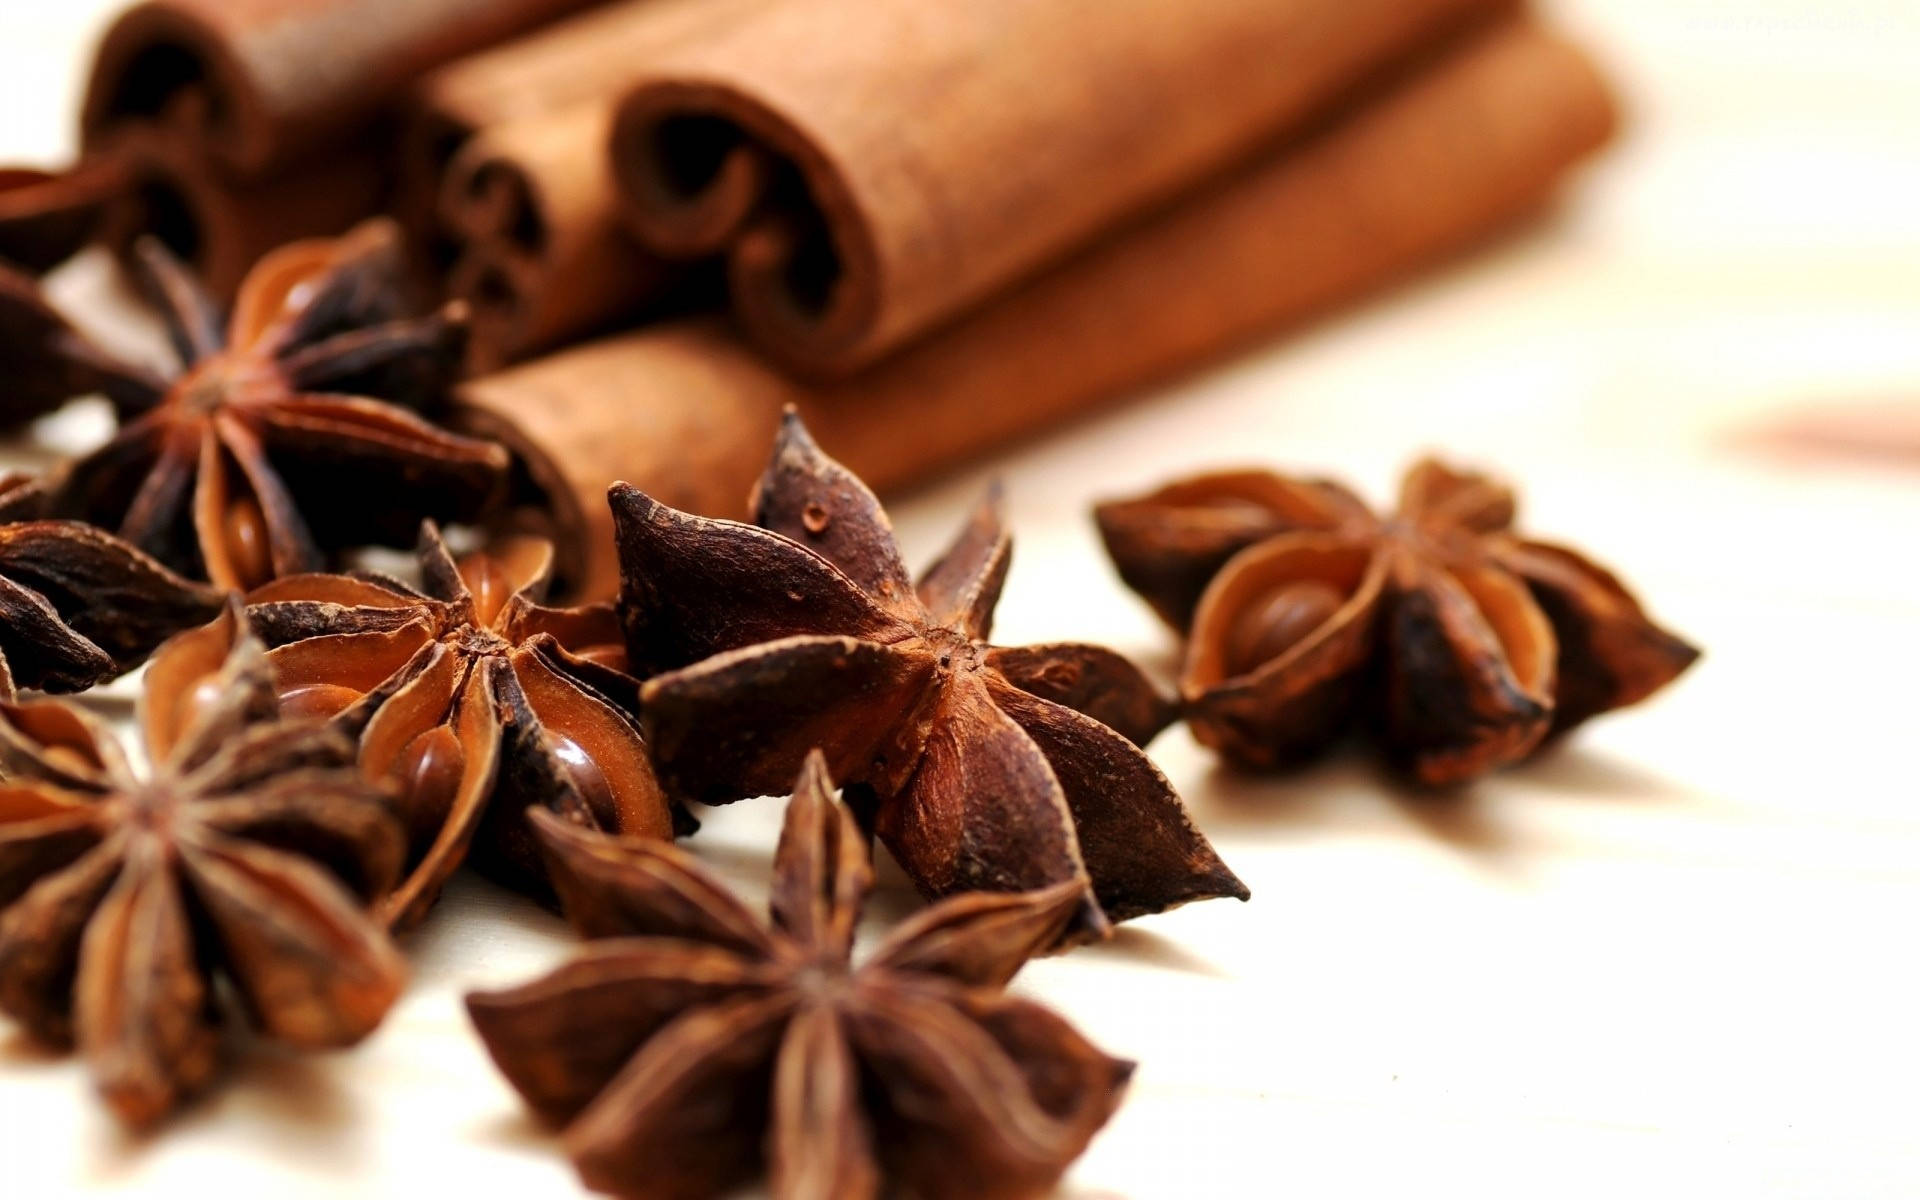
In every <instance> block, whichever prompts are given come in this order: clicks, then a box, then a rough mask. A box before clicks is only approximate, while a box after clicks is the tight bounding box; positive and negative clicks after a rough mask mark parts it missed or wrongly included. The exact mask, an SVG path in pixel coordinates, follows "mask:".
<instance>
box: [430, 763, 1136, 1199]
mask: <svg viewBox="0 0 1920 1200" xmlns="http://www.w3.org/2000/svg"><path fill="white" fill-rule="evenodd" d="M832 788H833V785H832V783H831V781H830V780H829V778H828V776H827V771H826V765H825V762H824V760H823V759H822V757H821V756H820V755H819V754H817V753H816V754H814V755H812V756H810V757H809V758H808V759H807V760H806V762H805V764H804V765H803V767H802V769H801V772H800V778H799V782H798V783H797V784H796V785H795V787H794V794H793V800H792V801H791V802H790V803H789V805H788V806H787V815H786V821H785V824H784V826H783V828H782V830H781V834H780V844H779V849H778V851H777V853H776V857H775V860H774V878H773V895H772V900H771V904H770V908H771V911H772V917H773V923H772V925H771V927H769V926H767V925H765V924H763V923H762V922H760V921H759V920H757V919H756V918H755V917H754V915H753V913H752V912H751V911H750V910H748V908H747V907H746V906H745V905H744V904H742V903H740V901H738V900H737V899H735V898H734V897H733V896H732V895H731V894H730V893H729V892H728V891H727V890H726V888H725V886H724V885H723V884H721V883H720V882H719V881H718V880H716V879H715V878H714V877H713V876H712V875H710V874H708V873H707V871H705V870H704V869H703V868H702V867H701V866H700V864H699V862H698V861H697V860H696V859H694V858H693V857H692V856H690V855H688V854H686V853H684V852H682V851H680V850H679V849H677V848H675V847H673V846H671V845H668V844H666V843H662V842H644V841H634V840H629V839H615V838H608V837H605V836H603V835H598V834H593V833H589V832H586V831H583V830H580V829H578V828H575V827H572V826H569V825H567V824H565V823H564V822H561V821H558V820H554V819H553V818H551V817H549V816H548V815H547V814H545V813H541V812H536V813H535V814H533V815H534V819H535V822H536V825H537V826H538V828H539V830H540V833H541V836H542V838H543V840H544V843H545V846H546V848H547V851H548V854H549V856H550V857H551V859H552V867H551V873H552V875H553V878H554V881H555V883H556V885H557V886H558V887H559V889H560V893H561V896H562V898H563V899H564V902H565V905H566V910H567V914H568V916H569V917H570V918H571V920H572V921H573V923H574V925H575V927H576V928H577V929H579V931H580V932H581V934H583V935H584V936H586V937H588V938H593V939H604V940H596V941H594V942H591V943H590V944H589V945H588V946H587V948H586V949H585V950H584V951H583V952H582V953H581V954H580V955H579V956H578V957H576V958H575V959H574V960H573V961H572V962H570V963H568V964H567V965H565V966H563V967H561V968H560V969H559V970H557V971H555V972H554V973H553V974H551V975H549V976H547V977H546V978H544V979H540V980H537V981H535V982H533V983H530V984H527V985H525V986H523V987H519V988H514V989H511V990H508V991H501V992H482V993H477V994H474V995H471V996H469V997H468V998H467V1009H468V1011H469V1012H470V1013H471V1014H472V1017H473V1022H474V1025H475V1026H476V1027H477V1028H478V1029H479V1031H480V1036H481V1038H482V1039H483V1040H484V1041H485V1042H486V1044H487V1048H488V1050H489V1051H491V1053H492V1054H493V1058H494V1061H495V1062H496V1063H497V1064H498V1065H499V1067H500V1069H501V1071H502V1072H503V1073H504V1074H505V1075H506V1076H507V1079H508V1081H509V1082H511V1083H512V1084H513V1086H514V1087H515V1088H517V1089H518V1090H519V1091H520V1094H521V1095H522V1096H523V1097H525V1099H526V1101H527V1103H528V1104H529V1105H530V1106H531V1107H532V1108H533V1109H534V1111H535V1112H536V1113H538V1114H539V1115H540V1116H542V1117H543V1118H545V1119H547V1120H548V1121H551V1122H553V1123H555V1124H563V1125H564V1126H565V1134H564V1138H565V1143H566V1147H567V1151H568V1153H569V1154H570V1155H571V1156H572V1158H573V1160H574V1163H575V1165H576V1166H577V1167H578V1168H579V1171H580V1174H581V1178H582V1179H583V1180H584V1181H585V1182H586V1184H587V1186H588V1187H591V1188H594V1189H596V1190H600V1191H608V1192H617V1193H620V1194H622V1195H627V1196H635V1197H658V1198H662V1200H665V1198H669V1197H670V1198H674V1200H692V1198H695V1197H704V1196H716V1195H721V1194H724V1193H726V1192H727V1191H729V1190H730V1189H731V1188H733V1187H734V1186H736V1185H738V1184H740V1183H743V1182H745V1181H747V1180H748V1179H751V1178H752V1177H754V1176H755V1175H757V1174H759V1173H760V1172H761V1171H762V1170H763V1169H767V1170H770V1174H771V1177H772V1179H771V1182H772V1193H773V1195H774V1196H775V1197H776V1200H865V1198H869V1197H873V1196H875V1195H877V1194H878V1193H879V1192H880V1191H881V1187H882V1185H883V1183H884V1184H885V1185H887V1186H888V1187H889V1188H890V1189H891V1190H893V1191H897V1192H900V1193H904V1194H909V1195H913V1196H918V1197H922V1198H924V1200H941V1198H944V1197H953V1198H955V1200H959V1198H963V1197H964V1198H966V1200H981V1198H987V1200H992V1198H1012V1197H1025V1196H1037V1195H1040V1194H1043V1193H1045V1192H1047V1191H1048V1190H1050V1189H1051V1188H1052V1186H1053V1184H1054V1183H1055V1181H1057V1180H1058V1179H1059V1177H1060V1175H1061V1174H1062V1173H1063V1172H1064V1171H1065V1170H1066V1168H1067V1166H1068V1164H1069V1163H1071V1162H1072V1161H1073V1160H1074V1159H1075V1158H1077V1157H1079V1155H1080V1153H1081V1151H1083V1150H1084V1149H1085V1148H1086V1145H1087V1143H1088V1142H1089V1141H1091V1140H1092V1138H1093V1135H1094V1134H1095V1133H1096V1132H1098V1131H1099V1129H1100V1127H1101V1126H1102V1125H1104V1124H1106V1122H1107V1119H1108V1118H1109V1117H1110V1116H1112V1115H1113V1111H1114V1109H1115V1108H1116V1107H1118V1105H1119V1102H1120V1098H1121V1094H1122V1093H1123V1091H1124V1090H1125V1087H1126V1083H1127V1079H1128V1077H1129V1076H1130V1075H1131V1073H1132V1064H1131V1063H1127V1062H1123V1061H1120V1060H1117V1059H1113V1058H1109V1057H1108V1056H1107V1055H1105V1054H1103V1053H1101V1052H1100V1051H1099V1050H1098V1049H1096V1048H1095V1047H1094V1046H1092V1045H1091V1044H1089V1043H1088V1042H1087V1041H1086V1039H1084V1038H1083V1037H1081V1036H1080V1034H1079V1033H1077V1032H1076V1031H1075V1030H1074V1029H1073V1028H1072V1027H1071V1026H1069V1025H1068V1024H1067V1023H1066V1022H1065V1021H1063V1020H1062V1019H1061V1018H1060V1017H1058V1016H1057V1015H1055V1014H1054V1013H1052V1012H1051V1011H1049V1010H1047V1009H1045V1008H1042V1007H1040V1006H1039V1005H1037V1004H1033V1003H1031V1002H1028V1001H1025V1000H1019V999H1015V998H1013V997H1011V996H1007V995H1005V994H1003V992H1002V991H1001V989H1002V988H1003V987H1004V986H1005V985H1006V983H1007V980H1009V979H1010V978H1012V976H1013V974H1014V972H1016V971H1017V970H1019V968H1020V966H1021V964H1022V963H1024V962H1025V961H1026V959H1027V958H1028V957H1030V956H1031V955H1032V954H1033V953H1034V952H1035V951H1037V950H1039V949H1041V948H1044V947H1046V946H1048V945H1049V944H1051V943H1052V942H1053V941H1054V940H1055V939H1056V938H1058V937H1059V935H1060V933H1061V931H1062V930H1063V929H1064V928H1065V927H1066V926H1067V924H1068V923H1069V922H1070V921H1072V920H1073V919H1074V918H1075V915H1076V913H1077V911H1078V910H1079V908H1080V902H1081V897H1080V889H1079V888H1078V887H1076V886H1075V885H1074V884H1073V883H1071V882H1069V883H1063V884H1056V885H1054V886H1053V887H1051V888H1048V889H1046V890H1044V891H1039V892H1031V893H1017V894H990V893H972V894H969V895H964V896H957V897H954V898H952V899H949V900H945V901H942V902H941V903H939V904H936V905H934V906H933V907H931V908H927V909H925V910H923V911H922V912H920V913H919V914H917V915H916V916H914V917H913V918H912V919H910V920H908V921H907V922H905V923H904V924H902V925H901V926H900V927H899V928H898V929H896V930H895V931H894V932H893V933H892V935H891V936H889V937H888V938H887V939H886V940H885V941H884V942H882V943H881V944H880V946H879V947H878V948H876V949H875V950H874V952H873V953H872V954H871V955H869V956H868V957H867V959H866V961H865V962H864V963H862V964H861V965H860V966H858V967H855V966H853V965H852V962H851V960H852V952H853V941H854V927H855V924H856V923H857V921H858V918H859V914H860V908H861V905H862V903H863V902H864V900H865V898H866V895H867V892H868V889H869V888H870V886H871V883H872V870H871V866H870V864H869V862H868V859H867V853H866V849H865V844H864V841H863V839H862V837H861V835H860V831H859V830H858V828H857V827H856V826H855V824H854V822H853V820H852V819H851V818H850V817H849V816H848V815H847V814H846V813H845V811H844V810H842V809H841V808H840V807H839V806H838V805H837V804H835V803H834V801H833V798H832Z"/></svg>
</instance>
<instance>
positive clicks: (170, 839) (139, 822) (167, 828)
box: [0, 605, 405, 1125]
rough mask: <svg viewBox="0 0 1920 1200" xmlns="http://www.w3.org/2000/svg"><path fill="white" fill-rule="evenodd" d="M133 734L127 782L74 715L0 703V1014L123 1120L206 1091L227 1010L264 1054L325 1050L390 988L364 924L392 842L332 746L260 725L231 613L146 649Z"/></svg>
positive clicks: (275, 723)
mask: <svg viewBox="0 0 1920 1200" xmlns="http://www.w3.org/2000/svg"><path fill="white" fill-rule="evenodd" d="M141 725H142V727H143V729H144V731H145V742H146V747H145V749H146V753H147V757H148V759H149V761H151V762H152V763H153V764H154V765H153V767H152V768H151V769H150V770H148V771H145V772H135V771H134V770H133V769H132V768H131V767H130V766H129V765H128V763H127V761H126V759H125V756H124V755H123V753H122V752H121V750H120V748H119V746H118V745H117V744H116V743H115V742H114V741H113V739H112V738H111V737H109V736H107V735H106V734H105V733H104V732H103V731H101V730H100V729H98V728H96V727H95V725H94V722H93V719H92V718H91V717H88V716H87V715H85V714H84V713H83V712H82V711H81V710H79V709H76V708H69V707H65V706H62V705H60V704H57V703H54V702H42V703H37V704H20V703H6V704H0V769H3V770H4V772H5V775H6V778H7V780H8V782H7V784H6V785H5V786H4V787H0V1009H4V1010H5V1011H6V1012H7V1013H8V1014H9V1015H10V1016H12V1017H13V1018H14V1019H15V1020H17V1021H19V1022H20V1024H21V1025H22V1026H23V1027H24V1028H25V1029H26V1031H27V1032H28V1033H29V1034H31V1035H33V1036H34V1037H37V1038H40V1039H42V1040H45V1041H48V1042H52V1043H55V1044H67V1043H72V1044H75V1045H77V1046H78V1048H79V1050H80V1052H81V1054H82V1055H83V1056H84V1057H85V1059H86V1060H87V1064H88V1067H89V1070H90V1071H91V1072H92V1074H93V1076H94V1079H95V1081H96V1083H97V1084H98V1085H99V1088H100V1090H101V1093H102V1095H103V1096H104V1097H105V1099H106V1101H107V1103H108V1104H109V1106H111V1107H112V1109H113V1110H114V1111H115V1113H116V1114H118V1115H119V1116H120V1117H121V1118H122V1119H124V1120H126V1121H128V1122H129V1123H132V1124H136V1125H145V1124H149V1123H151V1122H153V1121H155V1120H157V1119H158V1118H160V1117H162V1116H164V1115H166V1114H167V1113H168V1112H170V1111H172V1110H173V1109H174V1108H175V1107H176V1106H177V1105H178V1104H179V1103H180V1102H181V1101H182V1100H184V1099H185V1098H186V1097H187V1096H189V1095H190V1094H191V1093H193V1092H194V1091H196V1090H198V1089H200V1088H201V1087H203V1086H204V1085H205V1084H206V1083H207V1082H208V1081H209V1080H210V1079H211V1077H212V1076H213V1074H214V1072H215V1070H216V1069H217V1067H218V1064H219V1060H220V1057H221V1054H222V1052H223V1050H222V1047H223V1044H224V1043H223V1039H222V1038H221V1037H220V1034H219V1030H220V1025H221V1023H222V1022H223V1021H224V1020H225V1019H226V1018H227V1011H226V1010H227V1009H228V1008H229V1007H235V1008H237V1010H238V1012H237V1013H236V1014H234V1015H243V1016H244V1017H245V1019H246V1021H247V1022H248V1023H249V1024H251V1025H252V1026H253V1027H254V1030H255V1032H256V1033H257V1034H258V1035H259V1036H260V1037H263V1038H266V1039H268V1040H271V1041H278V1042H281V1043H284V1044H286V1045H288V1046H291V1047H294V1048H300V1049H318V1048H325V1047H333V1046H344V1045H348V1044H350V1043H352V1042H355V1041H358V1040H359V1039H360V1038H362V1037H364V1036H366V1035H367V1034H368V1033H369V1032H371V1031H372V1030H373V1028H374V1027H375V1026H377V1025H378V1024H379V1023H380V1020H381V1018H382V1017H383V1016H384V1015H385V1014H386V1011H387V1009H388V1007H389V1006H390V1005H391V1004H392V1003H393V1001H394V998H395V997H396V996H397V995H398V994H399V991H400V986H401V981H402V977H403V974H404V969H403V966H402V963H401V960H400V956H399V954H398V953H397V952H396V951H395V950H394V948H393V946H392V945H391V944H390V943H389V942H388V940H387V938H386V935H385V934H384V932H382V931H381V930H380V928H379V927H378V926H377V925H376V924H375V923H374V922H373V921H372V920H371V919H370V918H369V917H368V915H367V913H366V909H365V906H366V905H367V904H368V903H369V902H371V901H373V900H375V899H377V898H378V897H379V896H380V895H381V894H383V893H384V892H385V891H386V889H387V888H388V887H389V886H390V885H391V884H392V883H393V881H394V879H395V878H396V877H397V875H398V872H399V870H400V865H401V858H402V855H403V853H404V849H405V845H404V841H403V839H402V835H401V833H400V830H399V828H398V827H397V826H396V824H395V823H394V821H393V818H392V817H391V816H390V815H389V813H388V810H387V807H386V803H385V799H384V797H383V796H382V795H381V794H380V793H379V792H378V791H377V790H376V789H374V788H373V787H371V786H370V785H369V784H368V783H367V782H366V781H365V780H364V779H363V778H362V777H361V775H360V773H359V772H358V771H357V770H355V769H354V767H353V764H352V747H351V745H350V744H349V743H348V741H347V740H346V738H344V737H343V736H342V735H341V734H340V733H339V732H337V731H335V730H331V729H329V728H327V727H326V726H324V725H322V724H320V723H318V722H311V721H297V720H286V719H284V718H281V717H279V716H278V715H277V714H276V712H275V705H274V696H273V686H272V675H271V671H270V669H269V668H268V666H267V661H266V652H265V650H264V648H263V647H262V646H261V645H260V644H259V643H258V642H257V641H254V640H253V639H252V638H251V637H248V636H247V634H246V629H245V625H244V622H243V620H242V618H241V615H240V612H239V609H238V606H237V605H235V606H234V607H232V608H230V609H229V610H228V611H227V612H226V613H224V614H223V615H222V616H221V617H220V618H219V619H218V620H216V621H215V622H214V623H213V624H211V625H208V626H206V627H205V628H203V629H199V630H195V631H193V632H190V633H186V634H182V635H181V636H180V637H178V638H176V639H175V640H174V641H172V642H170V643H168V644H167V645H166V646H165V647H163V648H162V649H161V651H160V652H159V654H158V655H157V656H156V657H155V658H154V661H153V664H152V666H151V668H150V669H149V689H148V692H147V694H146V696H145V698H144V700H143V704H142V709H141ZM229 995H230V996H231V997H232V998H233V999H234V1000H236V1001H238V1004H237V1005H232V1006H230V1005H229V1004H228V1003H227V1002H226V1001H225V1000H224V999H223V998H222V997H223V996H229Z"/></svg>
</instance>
